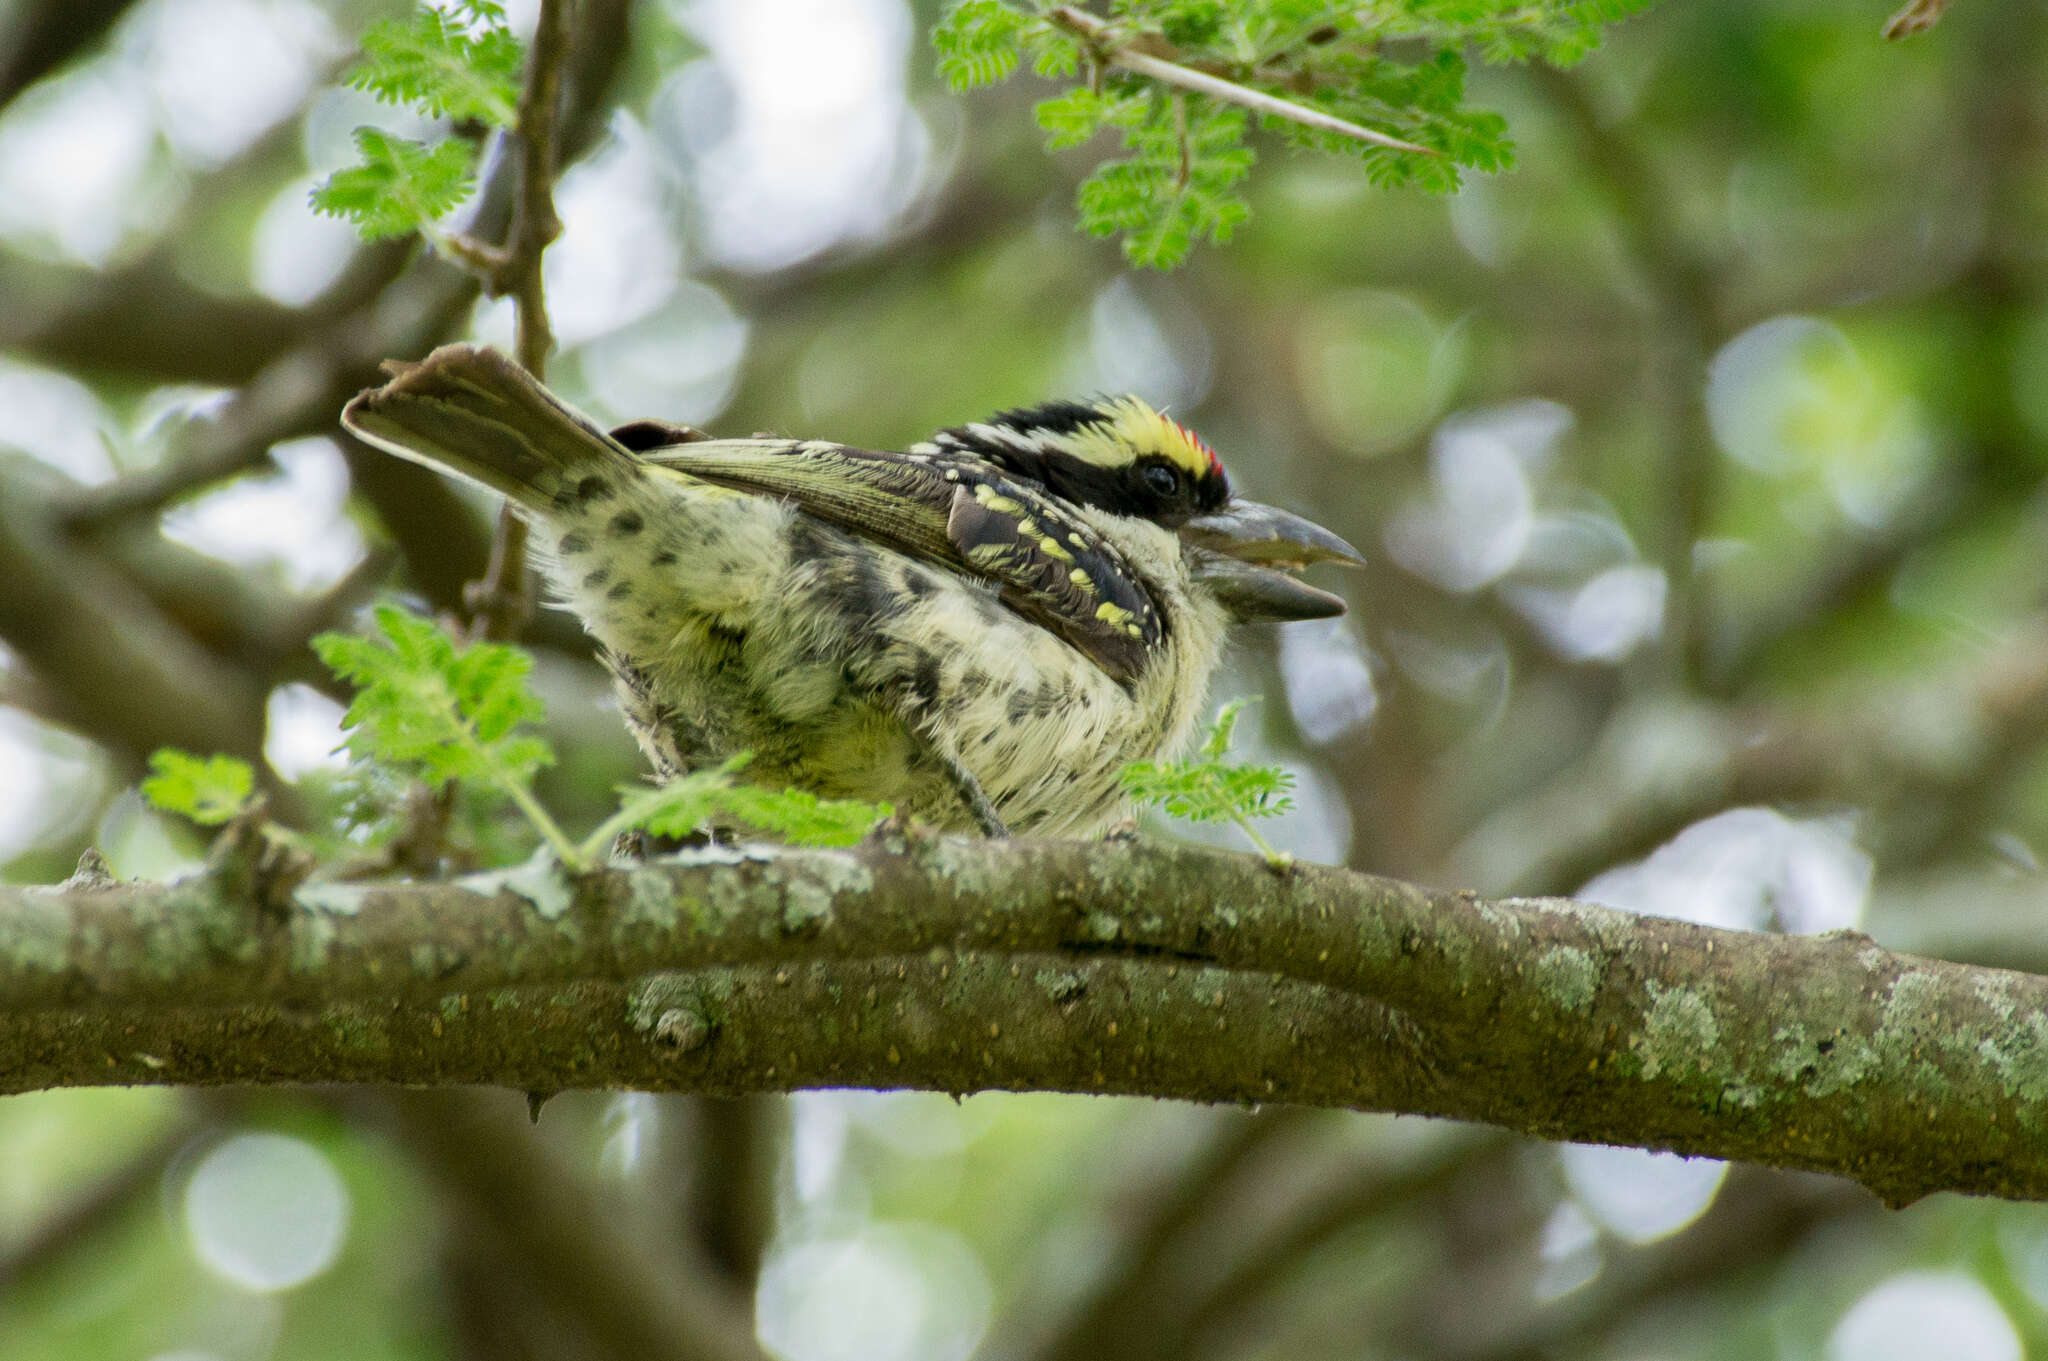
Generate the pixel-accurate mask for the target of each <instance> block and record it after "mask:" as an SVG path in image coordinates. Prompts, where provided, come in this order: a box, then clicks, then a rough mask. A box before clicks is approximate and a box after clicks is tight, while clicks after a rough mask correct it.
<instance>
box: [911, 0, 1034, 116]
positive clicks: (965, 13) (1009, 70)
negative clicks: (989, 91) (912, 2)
mask: <svg viewBox="0 0 2048 1361" xmlns="http://www.w3.org/2000/svg"><path fill="white" fill-rule="evenodd" d="M1032 27H1033V20H1032V18H1031V16H1030V15H1028V14H1024V13H1021V12H1020V11H1018V10H1017V9H1016V8H1015V7H1014V6H1011V5H1006V4H1004V3H1003V0H961V3H960V4H958V5H956V6H954V7H953V8H952V9H950V10H948V11H947V12H946V15H945V17H944V18H942V19H940V20H939V22H938V25H937V27H935V28H933V29H932V46H933V47H934V48H936V49H937V50H938V53H939V74H940V75H941V76H942V77H944V78H945V81H946V84H948V85H950V86H951V87H952V88H953V90H954V91H955V92H956V93H964V92H965V91H968V90H971V89H973V88H974V87H975V86H977V85H993V84H995V83H996V82H998V81H1003V80H1008V79H1009V78H1010V76H1011V75H1012V74H1013V73H1014V72H1015V71H1016V69H1017V62H1018V59H1019V57H1020V56H1021V55H1022V52H1023V38H1024V35H1025V33H1026V32H1027V31H1028V30H1029V29H1031V28H1032Z"/></svg>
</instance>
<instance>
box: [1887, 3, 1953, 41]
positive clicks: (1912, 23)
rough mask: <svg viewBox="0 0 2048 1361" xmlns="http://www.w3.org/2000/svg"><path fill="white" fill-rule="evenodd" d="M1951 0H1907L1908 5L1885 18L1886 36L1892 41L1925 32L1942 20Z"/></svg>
mask: <svg viewBox="0 0 2048 1361" xmlns="http://www.w3.org/2000/svg"><path fill="white" fill-rule="evenodd" d="M1950 2H1951V0H1907V3H1906V7H1905V8H1904V9H1902V10H1900V11H1899V12H1898V13H1897V14H1894V15H1893V16H1892V17H1891V18H1889V19H1887V20H1885V24H1884V36H1885V37H1886V38H1888V39H1889V40H1891V41H1892V42H1897V41H1898V40H1899V39H1901V38H1910V37H1912V36H1913V35H1914V34H1915V33H1925V32H1926V31H1927V30H1928V29H1930V28H1933V27H1934V26H1935V25H1936V24H1938V23H1940V22H1941V16H1942V15H1943V14H1945V13H1947V12H1948V7H1949V4H1950Z"/></svg>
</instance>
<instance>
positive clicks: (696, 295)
mask: <svg viewBox="0 0 2048 1361" xmlns="http://www.w3.org/2000/svg"><path fill="white" fill-rule="evenodd" d="M746 352H747V323H746V320H745V319H744V318H742V317H740V316H739V315H737V314H736V313H735V312H734V311H733V310H732V307H731V306H730V305H729V304H728V303H727V302H726V300H725V299H724V297H723V296H721V295H720V294H719V293H718V291H717V290H716V289H713V288H711V287H708V286H707V285H704V284H700V283H696V282H694V281H692V282H688V283H685V284H684V285H683V286H682V288H681V289H680V290H679V291H678V292H677V294H676V296H675V298H674V300H673V301H671V302H670V303H669V305H668V306H666V307H664V308H662V309H661V310H660V311H659V312H656V313H654V314H652V315H650V316H647V317H643V318H641V319H640V320H639V321H636V322H634V323H633V324H632V325H630V326H626V327H623V328H621V329H619V330H616V331H613V332H612V333H610V334H609V335H605V336H602V337H600V338H598V339H596V340H593V341H591V342H590V343H589V344H588V345H585V346H584V347H583V348H582V349H581V350H580V351H578V352H577V353H576V355H575V356H574V365H575V372H576V374H577V375H578V377H579V378H580V380H581V382H580V386H581V392H580V393H579V398H580V401H579V404H580V405H584V406H587V407H588V408H590V409H591V410H592V412H593V414H596V415H599V416H603V417H606V418H609V419H611V420H614V421H630V420H636V419H639V418H641V417H643V416H658V417H660V418H662V419H663V420H671V421H681V422H683V423H684V424H686V425H704V424H708V423H709V422H711V421H712V420H714V419H716V418H717V416H718V414H719V413H720V412H721V411H723V410H725V404H726V403H727V402H729V401H731V400H732V393H733V388H734V387H735V386H736V385H737V384H738V382H739V374H740V360H741V359H742V358H744V357H745V355H746Z"/></svg>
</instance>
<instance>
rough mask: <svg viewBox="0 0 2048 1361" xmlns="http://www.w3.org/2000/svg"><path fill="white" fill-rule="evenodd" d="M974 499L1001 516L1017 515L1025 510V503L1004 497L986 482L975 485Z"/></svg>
mask: <svg viewBox="0 0 2048 1361" xmlns="http://www.w3.org/2000/svg"><path fill="white" fill-rule="evenodd" d="M974 499H975V500H976V501H979V502H980V503H981V504H982V505H984V506H986V507H988V509H990V510H992V511H995V512H996V513H997V514H999V515H1016V514H1019V513H1020V512H1022V511H1023V509H1024V503H1023V502H1021V501H1017V500H1013V499H1012V498H1010V497H1007V496H1005V495H1003V494H1002V493H1001V492H999V491H997V490H996V489H995V488H994V487H991V486H989V485H988V483H986V482H977V483H975V484H974Z"/></svg>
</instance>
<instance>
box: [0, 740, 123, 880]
mask: <svg viewBox="0 0 2048 1361" xmlns="http://www.w3.org/2000/svg"><path fill="white" fill-rule="evenodd" d="M102 770H103V767H102V765H101V760H100V756H99V752H98V749H97V748H96V747H95V746H94V745H93V744H92V743H90V742H88V741H86V740H85V739H84V738H82V737H75V736H73V735H71V734H70V733H67V732H64V731H63V730H61V729H58V728H52V727H48V726H46V725H45V724H43V723H42V722H40V721H38V720H37V719H35V718H32V717H30V716H29V715H28V714H25V713H23V712H21V711H20V710H19V709H9V708H0V860H5V859H8V858H11V857H12V856H14V855H16V854H18V853H20V852H22V851H25V850H27V849H28V848H29V847H30V846H33V845H35V844H36V843H37V842H39V841H45V840H49V839H50V838H51V837H52V835H53V833H56V832H57V831H59V830H60V829H62V828H64V827H66V826H67V825H70V824H82V823H83V822H84V821H85V820H86V818H88V817H89V816H90V815H91V813H92V809H93V805H94V804H96V803H97V801H98V800H99V798H100V797H101V790H102V782H103V778H104V777H103V774H102Z"/></svg>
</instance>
